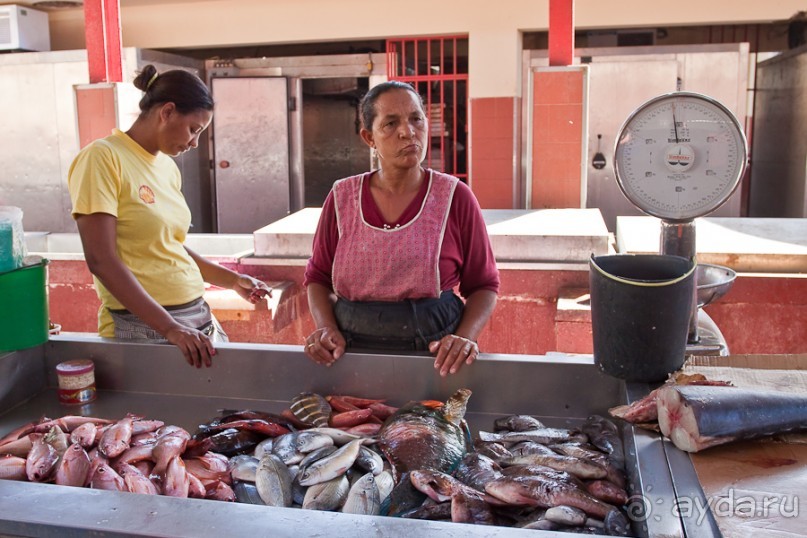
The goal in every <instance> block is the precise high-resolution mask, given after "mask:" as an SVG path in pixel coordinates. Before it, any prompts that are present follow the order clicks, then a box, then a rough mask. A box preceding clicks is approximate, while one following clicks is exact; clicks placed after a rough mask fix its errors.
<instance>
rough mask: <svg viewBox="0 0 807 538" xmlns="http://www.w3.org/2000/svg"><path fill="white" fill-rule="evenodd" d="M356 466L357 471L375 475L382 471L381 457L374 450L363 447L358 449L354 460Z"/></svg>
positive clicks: (382, 461) (382, 460) (382, 462)
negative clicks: (360, 470) (357, 455)
mask: <svg viewBox="0 0 807 538" xmlns="http://www.w3.org/2000/svg"><path fill="white" fill-rule="evenodd" d="M356 466H357V467H359V469H362V470H364V471H368V472H371V473H373V474H374V475H377V474H380V473H381V471H383V470H384V459H383V458H382V457H381V454H379V453H378V452H376V451H375V450H372V449H369V448H367V447H366V446H363V447H361V448H359V457H358V458H356Z"/></svg>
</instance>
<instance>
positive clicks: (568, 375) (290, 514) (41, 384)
mask: <svg viewBox="0 0 807 538" xmlns="http://www.w3.org/2000/svg"><path fill="white" fill-rule="evenodd" d="M76 358H91V359H93V361H94V362H95V366H96V383H97V386H98V389H99V390H98V399H97V400H96V401H95V402H93V403H91V404H87V405H85V406H81V407H78V408H76V407H65V406H61V405H60V404H59V403H58V400H57V395H56V390H55V386H56V376H55V366H56V364H58V363H59V362H61V361H63V360H69V359H76ZM460 387H468V388H470V389H471V390H472V391H473V395H472V396H471V399H470V401H469V406H468V414H467V416H466V418H467V419H468V422H469V425H470V427H471V431H472V432H473V433H474V434H476V432H478V431H479V430H480V429H490V428H492V425H493V420H494V419H495V418H497V417H499V416H502V415H507V414H513V413H526V414H531V415H534V416H537V417H540V418H541V419H542V420H544V421H545V422H547V423H548V424H550V425H556V426H561V425H569V426H571V425H575V424H579V423H580V422H581V421H582V420H583V419H585V418H586V417H587V416H588V415H590V414H592V413H599V414H605V413H607V409H608V408H609V407H611V406H613V405H616V404H618V403H622V402H624V401H625V398H626V397H628V394H627V393H626V388H625V386H624V384H622V383H620V382H618V381H617V380H615V379H612V378H610V377H607V376H605V375H603V374H601V373H600V372H599V371H598V370H597V368H596V367H595V366H594V365H593V362H592V360H591V357H589V356H582V357H581V356H577V357H574V356H553V357H537V356H523V355H483V356H482V357H481V358H480V360H479V361H478V362H477V363H476V364H474V365H473V366H472V367H470V368H466V369H463V370H462V371H461V372H460V374H459V375H455V376H452V377H449V378H446V379H442V378H440V377H439V376H437V375H436V374H435V372H434V369H433V368H432V359H431V358H430V357H427V356H416V355H413V356H405V355H372V354H361V353H352V354H348V355H346V356H345V357H344V358H343V359H342V360H340V361H339V363H337V364H336V365H335V366H333V367H331V368H327V369H326V368H323V367H320V366H318V365H316V364H314V363H313V362H311V361H309V360H308V359H307V358H305V356H304V355H303V353H302V351H301V348H300V346H274V345H258V344H224V345H221V346H220V347H219V352H218V354H217V356H216V358H215V365H214V366H213V368H210V369H200V370H196V369H192V368H190V367H189V366H187V365H186V364H185V363H184V362H183V360H182V358H181V356H180V354H179V352H178V350H176V349H175V348H174V347H172V346H160V345H142V344H120V343H114V342H109V341H104V340H103V339H100V338H96V337H89V338H88V337H76V336H73V335H69V334H67V335H62V336H57V337H53V339H52V340H51V341H50V342H48V343H47V344H46V345H44V346H41V347H38V348H33V349H30V350H26V351H21V352H16V353H11V354H7V355H3V356H0V436H2V435H4V434H5V433H7V432H8V431H10V430H12V429H13V428H16V427H18V426H20V425H22V424H23V423H25V422H28V421H31V420H35V419H38V418H40V417H41V416H43V415H44V416H49V417H57V416H62V415H67V414H82V415H93V416H100V417H107V418H119V417H122V416H123V415H125V414H126V413H129V412H131V413H137V414H142V415H145V416H147V417H149V418H155V419H160V420H163V421H165V422H166V423H170V424H176V425H179V426H182V427H184V428H186V429H188V430H189V431H191V432H193V431H195V429H196V426H197V425H198V424H200V423H203V422H206V421H208V420H210V419H211V418H213V417H214V416H216V415H217V410H218V409H222V408H252V409H260V410H264V411H272V412H278V411H280V410H282V409H284V408H285V407H287V406H288V402H289V401H290V400H291V398H292V397H293V396H295V395H296V394H298V393H299V392H302V391H315V392H319V393H322V394H352V395H359V396H364V397H371V398H372V397H382V398H387V399H388V402H389V403H390V404H391V405H402V404H404V403H406V402H407V401H409V400H416V399H445V398H447V397H448V396H450V395H451V394H452V393H453V392H454V391H455V390H456V389H457V388H460ZM647 389H648V387H646V386H644V387H642V386H631V387H629V391H628V392H630V391H631V390H632V391H634V392H636V393H637V394H638V393H641V392H642V391H644V393H646V391H647ZM625 434H626V435H625V437H626V441H627V445H626V449H627V453H628V455H629V459H630V464H629V469H628V471H629V476H630V482H631V485H632V489H633V491H634V492H635V493H637V494H641V495H640V497H637V502H639V503H640V504H642V503H650V504H651V505H664V509H663V510H656V511H654V512H653V513H652V515H651V517H649V518H648V519H647V521H646V522H644V523H643V522H641V521H637V522H636V523H635V525H634V530H635V532H636V534H637V535H641V536H643V535H651V536H658V535H664V536H683V535H684V532H683V527H682V523H681V520H680V518H679V517H677V515H676V514H674V513H673V511H672V510H671V509H669V510H668V509H667V508H668V507H671V506H672V504H673V503H672V500H673V499H674V498H675V487H674V483H673V479H672V476H671V473H670V466H669V463H668V460H667V455H666V453H665V448H664V446H663V444H662V443H661V440H660V439H659V438H658V436H656V435H653V434H650V433H647V432H641V431H634V430H633V429H632V428H628V429H627V430H626V432H625ZM690 467H691V466H690ZM527 532H531V535H532V536H536V534H535V533H536V532H539V531H524V530H519V529H511V528H505V527H495V528H490V527H479V526H472V525H459V524H453V523H440V522H427V521H410V520H404V519H399V518H387V517H365V516H352V515H347V514H340V513H328V512H314V511H309V510H306V511H303V510H300V509H281V508H270V507H261V506H248V505H241V504H233V503H223V502H216V501H207V500H195V499H174V498H168V497H151V496H141V495H132V494H125V493H114V492H107V491H96V490H91V489H85V488H67V487H61V486H55V485H53V484H34V483H24V482H11V481H2V480H0V536H3V535H8V536H59V537H62V536H86V535H88V534H92V535H93V536H166V537H184V536H188V537H190V536H193V537H198V536H250V535H256V533H257V534H258V535H271V536H286V535H289V536H291V535H294V536H300V535H307V536H314V535H326V534H327V535H329V536H344V535H348V534H351V535H355V534H358V533H361V534H366V535H368V536H397V535H404V534H405V535H412V534H419V535H421V536H437V535H439V536H441V537H444V536H447V537H451V536H502V535H511V534H512V535H522V533H527ZM539 535H540V534H539ZM545 535H547V536H551V535H556V534H555V533H545ZM561 536H563V535H561Z"/></svg>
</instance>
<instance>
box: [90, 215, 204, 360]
mask: <svg viewBox="0 0 807 538" xmlns="http://www.w3.org/2000/svg"><path fill="white" fill-rule="evenodd" d="M76 224H77V225H78V232H79V236H80V237H81V244H82V246H83V248H84V258H85V259H86V261H87V266H88V267H89V269H90V272H91V273H92V274H93V275H95V276H96V277H97V278H98V280H100V281H101V283H102V284H103V285H104V287H105V288H106V289H107V290H109V293H111V294H112V295H113V296H114V297H115V298H116V299H117V300H118V301H119V302H120V303H121V304H122V305H123V306H124V307H125V308H126V309H127V310H129V311H130V312H132V313H133V314H135V315H136V316H137V317H139V318H140V319H141V320H143V322H144V323H146V324H147V325H148V326H149V327H151V328H153V329H154V330H155V331H157V332H158V333H160V334H161V335H163V337H165V339H166V340H168V341H169V342H171V343H172V344H174V345H176V346H177V347H178V348H179V349H180V350H181V351H182V354H183V355H184V356H185V359H186V360H187V361H188V363H190V364H191V365H192V366H196V367H201V365H202V364H203V363H204V365H205V366H211V365H212V361H211V358H210V357H211V355H215V353H216V350H215V348H214V347H213V344H212V343H211V342H210V339H209V338H207V336H205V335H204V334H202V333H201V332H199V331H197V330H196V329H190V328H188V327H185V326H183V325H181V324H180V323H178V322H177V321H175V320H174V318H172V317H171V315H170V314H168V312H166V310H165V309H164V308H163V307H162V306H160V304H158V303H157V302H156V301H155V300H154V299H153V298H152V297H151V296H150V295H149V294H148V293H146V290H145V289H143V286H141V285H140V282H138V280H137V279H136V278H135V276H134V275H133V274H132V272H131V271H130V270H129V268H128V267H126V265H125V264H124V263H123V262H122V261H121V259H120V258H119V257H118V254H117V248H116V246H115V242H116V238H117V218H115V217H114V216H112V215H109V214H107V213H92V214H90V215H78V216H77V217H76Z"/></svg>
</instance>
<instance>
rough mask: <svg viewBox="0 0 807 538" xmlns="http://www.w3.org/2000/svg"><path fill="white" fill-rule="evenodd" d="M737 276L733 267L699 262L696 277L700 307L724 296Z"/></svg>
mask: <svg viewBox="0 0 807 538" xmlns="http://www.w3.org/2000/svg"><path fill="white" fill-rule="evenodd" d="M736 277H737V273H735V272H734V271H733V270H732V269H729V268H728V267H723V266H722V265H712V264H708V263H700V264H698V267H697V269H696V270H695V279H696V282H697V283H698V308H702V307H704V306H706V305H708V304H709V303H711V302H712V301H715V300H717V299H719V298H721V297H723V296H724V295H725V294H726V293H727V292H728V291H729V289H730V288H731V285H732V284H733V283H734V279H735V278H736Z"/></svg>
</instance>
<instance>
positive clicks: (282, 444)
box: [264, 432, 305, 465]
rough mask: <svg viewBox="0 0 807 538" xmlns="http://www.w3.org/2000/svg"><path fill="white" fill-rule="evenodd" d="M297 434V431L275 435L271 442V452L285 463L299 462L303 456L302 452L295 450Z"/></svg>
mask: <svg viewBox="0 0 807 538" xmlns="http://www.w3.org/2000/svg"><path fill="white" fill-rule="evenodd" d="M297 435H298V432H292V433H286V434H283V435H281V436H280V437H276V438H275V442H274V443H273V444H272V454H274V455H275V456H277V457H278V458H280V461H282V462H283V463H285V464H286V465H291V464H292V463H300V462H301V461H302V460H303V458H304V457H305V456H304V455H303V453H302V452H300V451H299V450H297ZM264 454H265V453H264Z"/></svg>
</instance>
